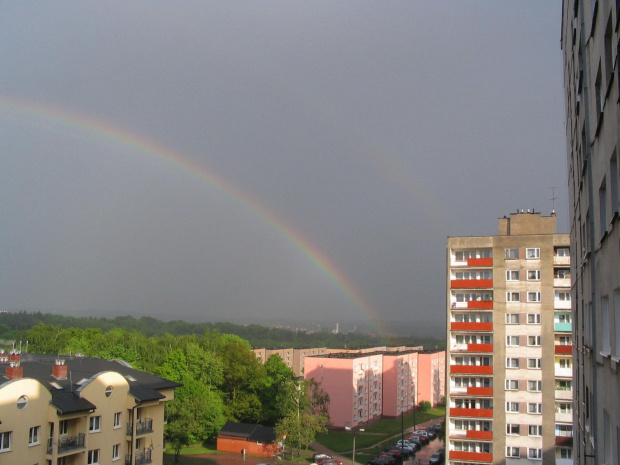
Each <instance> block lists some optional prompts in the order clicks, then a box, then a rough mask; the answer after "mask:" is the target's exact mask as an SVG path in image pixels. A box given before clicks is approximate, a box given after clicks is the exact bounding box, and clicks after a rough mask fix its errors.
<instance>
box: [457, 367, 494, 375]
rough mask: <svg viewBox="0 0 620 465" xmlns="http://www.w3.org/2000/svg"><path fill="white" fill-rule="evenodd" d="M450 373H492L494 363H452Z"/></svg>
mask: <svg viewBox="0 0 620 465" xmlns="http://www.w3.org/2000/svg"><path fill="white" fill-rule="evenodd" d="M450 373H465V374H474V375H492V374H493V366H492V365H450Z"/></svg>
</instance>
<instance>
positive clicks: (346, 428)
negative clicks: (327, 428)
mask: <svg viewBox="0 0 620 465" xmlns="http://www.w3.org/2000/svg"><path fill="white" fill-rule="evenodd" d="M344 429H345V431H352V432H353V457H352V458H351V465H355V433H356V432H357V431H364V428H358V429H357V430H356V429H355V428H354V427H353V426H349V424H348V423H347V424H346V425H345V427H344Z"/></svg>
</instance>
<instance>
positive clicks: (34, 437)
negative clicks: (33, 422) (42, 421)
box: [28, 425, 41, 447]
mask: <svg viewBox="0 0 620 465" xmlns="http://www.w3.org/2000/svg"><path fill="white" fill-rule="evenodd" d="M39 444H41V426H40V425H39V426H32V427H31V428H30V430H29V431H28V447H31V446H38V445H39Z"/></svg>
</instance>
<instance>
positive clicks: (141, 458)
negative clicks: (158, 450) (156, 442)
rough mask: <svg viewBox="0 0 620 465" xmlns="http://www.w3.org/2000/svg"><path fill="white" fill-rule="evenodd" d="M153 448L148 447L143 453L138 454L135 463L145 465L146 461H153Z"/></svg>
mask: <svg viewBox="0 0 620 465" xmlns="http://www.w3.org/2000/svg"><path fill="white" fill-rule="evenodd" d="M151 462H152V460H151V449H147V450H145V451H144V452H142V453H141V454H136V464H135V465H144V464H146V463H151Z"/></svg>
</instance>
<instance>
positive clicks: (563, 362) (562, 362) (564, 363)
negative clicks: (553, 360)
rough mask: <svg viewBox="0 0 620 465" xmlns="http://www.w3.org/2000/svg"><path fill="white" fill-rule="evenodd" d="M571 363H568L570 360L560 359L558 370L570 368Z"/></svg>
mask: <svg viewBox="0 0 620 465" xmlns="http://www.w3.org/2000/svg"><path fill="white" fill-rule="evenodd" d="M572 365H573V364H572V363H571V361H570V358H561V359H560V368H571V367H572Z"/></svg>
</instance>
